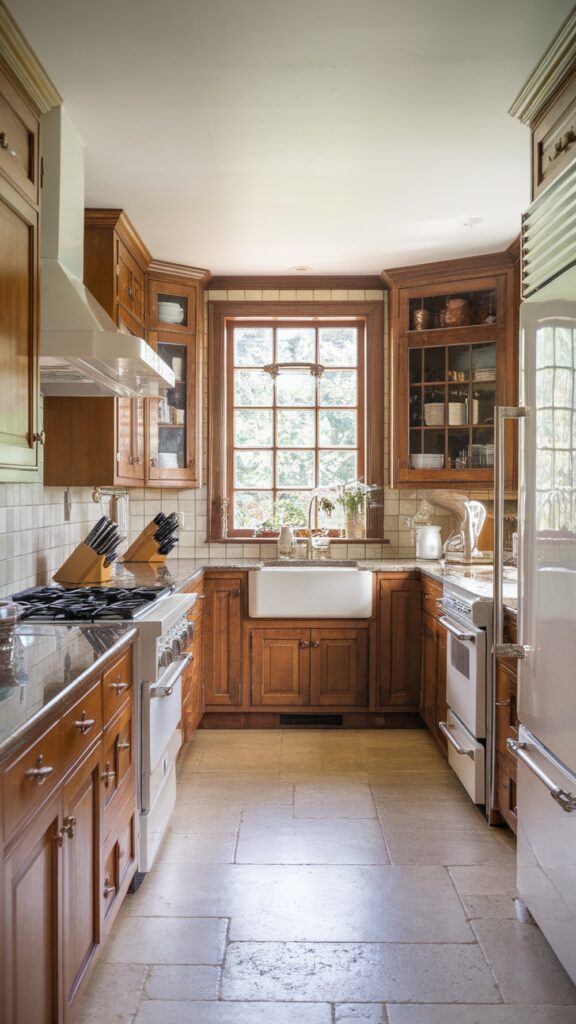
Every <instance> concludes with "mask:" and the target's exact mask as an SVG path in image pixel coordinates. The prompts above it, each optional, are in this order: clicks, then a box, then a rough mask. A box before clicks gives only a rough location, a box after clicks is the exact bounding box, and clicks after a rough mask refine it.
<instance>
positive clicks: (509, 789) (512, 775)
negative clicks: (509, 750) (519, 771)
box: [496, 754, 518, 835]
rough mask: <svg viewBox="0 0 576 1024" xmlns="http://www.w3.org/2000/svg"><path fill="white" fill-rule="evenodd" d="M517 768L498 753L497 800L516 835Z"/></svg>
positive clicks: (499, 808)
mask: <svg viewBox="0 0 576 1024" xmlns="http://www.w3.org/2000/svg"><path fill="white" fill-rule="evenodd" d="M516 800H517V797H516V768H515V766H512V765H511V764H510V762H509V761H507V760H506V759H505V758H504V757H502V755H501V754H497V755H496V801H497V805H498V810H499V811H500V814H501V815H502V817H503V818H504V821H505V822H506V824H507V825H508V827H509V828H511V829H512V831H513V832H514V835H516V831H517V822H518V816H517V811H516Z"/></svg>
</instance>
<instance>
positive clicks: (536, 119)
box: [510, 8, 576, 199]
mask: <svg viewBox="0 0 576 1024" xmlns="http://www.w3.org/2000/svg"><path fill="white" fill-rule="evenodd" d="M510 114H512V116H513V117H518V118H519V119H520V120H521V121H522V122H523V124H526V125H528V127H529V128H530V130H531V133H532V198H533V199H535V198H536V196H538V195H539V194H540V192H542V191H543V190H544V189H545V188H547V187H548V185H550V184H551V183H552V182H553V181H554V180H555V179H556V178H557V177H558V176H559V175H560V174H562V172H563V171H565V170H566V168H567V167H568V166H569V165H570V164H571V163H572V161H573V160H574V158H575V157H576V8H574V9H573V10H572V11H571V12H570V14H569V15H568V17H567V19H566V21H565V22H564V24H563V25H562V26H561V27H560V29H559V31H558V33H557V34H556V36H555V37H554V39H553V40H552V42H551V43H550V46H549V47H548V49H547V50H546V52H545V53H544V54H543V56H542V58H541V60H540V61H539V63H538V64H537V65H536V67H535V68H534V70H533V72H532V74H531V75H530V78H529V79H528V81H527V82H525V84H524V85H523V87H522V90H521V92H520V94H519V95H518V97H517V98H516V100H515V101H514V103H513V104H512V106H511V108H510Z"/></svg>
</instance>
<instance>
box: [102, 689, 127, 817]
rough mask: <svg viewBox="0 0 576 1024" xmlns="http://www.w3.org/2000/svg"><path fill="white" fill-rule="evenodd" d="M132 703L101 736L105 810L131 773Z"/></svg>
mask: <svg viewBox="0 0 576 1024" xmlns="http://www.w3.org/2000/svg"><path fill="white" fill-rule="evenodd" d="M132 736H133V732H132V705H131V704H128V705H127V707H126V708H125V709H124V711H123V712H122V713H121V714H120V715H119V716H118V718H117V719H115V721H114V723H113V724H112V725H111V726H110V727H109V728H108V729H106V731H105V732H104V735H103V737H102V750H103V754H102V770H101V773H100V781H101V785H102V803H103V805H104V808H105V811H106V813H107V814H108V813H109V807H110V804H111V802H112V800H113V799H114V797H115V796H116V794H117V793H118V791H119V790H120V789H121V787H122V784H123V783H124V781H125V780H126V779H127V778H128V776H131V775H132V765H133V762H134V750H133V742H132Z"/></svg>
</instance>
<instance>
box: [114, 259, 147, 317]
mask: <svg viewBox="0 0 576 1024" xmlns="http://www.w3.org/2000/svg"><path fill="white" fill-rule="evenodd" d="M117 269H118V302H119V303H120V304H121V305H122V306H124V307H125V308H126V309H127V310H128V311H129V312H130V313H132V314H133V315H134V316H135V317H136V318H137V319H138V320H140V321H141V322H142V323H144V272H143V270H142V269H141V267H140V265H139V264H138V263H137V262H136V260H135V259H134V257H133V256H132V254H131V253H130V251H129V250H128V249H127V248H126V246H125V245H123V244H122V242H120V241H119V242H118V251H117Z"/></svg>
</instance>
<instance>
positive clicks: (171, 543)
mask: <svg viewBox="0 0 576 1024" xmlns="http://www.w3.org/2000/svg"><path fill="white" fill-rule="evenodd" d="M177 543H178V539H177V538H176V537H172V538H171V540H166V541H164V543H163V544H162V545H161V546H160V547H159V548H158V554H159V555H169V554H170V552H171V551H172V549H173V548H175V547H176V545H177Z"/></svg>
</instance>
